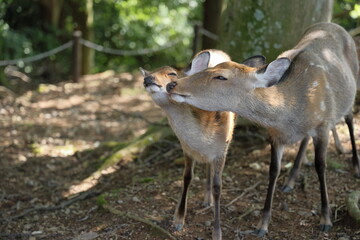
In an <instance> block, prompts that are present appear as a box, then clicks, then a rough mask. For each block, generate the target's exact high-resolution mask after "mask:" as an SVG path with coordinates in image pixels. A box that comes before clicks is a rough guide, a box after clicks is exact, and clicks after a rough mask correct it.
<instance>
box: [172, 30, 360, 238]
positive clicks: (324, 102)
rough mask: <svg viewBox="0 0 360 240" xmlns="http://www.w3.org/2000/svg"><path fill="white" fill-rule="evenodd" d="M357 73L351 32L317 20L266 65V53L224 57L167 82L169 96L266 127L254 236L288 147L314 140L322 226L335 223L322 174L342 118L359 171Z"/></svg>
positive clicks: (266, 216) (264, 225) (266, 219)
mask: <svg viewBox="0 0 360 240" xmlns="http://www.w3.org/2000/svg"><path fill="white" fill-rule="evenodd" d="M248 63H252V66H250V65H249V64H248ZM254 66H255V67H254ZM358 72H359V64H358V59H357V55H356V49H355V44H354V41H353V39H352V38H351V36H350V35H349V34H348V33H347V32H346V31H345V30H344V29H343V28H342V27H340V26H339V25H337V24H334V23H317V24H314V25H311V26H310V27H309V28H308V29H307V30H306V31H305V33H304V34H303V36H302V37H301V39H300V41H299V42H298V43H297V44H296V45H295V47H294V48H292V49H289V50H287V51H285V52H283V53H281V54H280V55H279V56H278V57H277V58H276V59H275V60H274V61H272V62H270V63H269V64H265V65H264V57H262V56H254V57H252V58H250V59H248V60H247V62H246V63H242V64H239V63H236V62H232V61H230V62H224V63H220V64H218V65H216V66H215V67H213V68H208V69H206V70H203V71H200V72H198V73H196V74H194V75H191V76H187V77H184V78H180V79H178V80H177V81H173V82H171V83H169V84H168V85H167V86H166V88H167V91H168V93H169V95H170V98H171V99H172V100H174V101H176V102H178V103H183V104H189V105H192V106H194V107H197V108H200V109H203V110H206V111H232V112H235V113H237V114H238V115H239V116H241V117H243V118H246V119H248V120H250V121H253V122H255V123H257V124H259V125H260V126H263V127H265V128H266V129H267V130H268V134H269V136H270V140H271V141H270V146H271V161H270V168H269V183H268V190H267V194H266V199H265V202H264V207H263V211H262V217H261V219H260V221H259V224H258V225H257V228H256V230H254V234H255V235H257V236H259V237H261V236H264V235H265V234H266V233H267V232H268V227H269V223H270V219H271V209H272V203H273V196H274V191H275V188H276V183H277V179H278V177H279V174H280V166H281V159H282V155H283V151H284V147H285V146H286V145H288V144H292V143H295V142H297V141H299V140H302V143H304V142H306V141H308V140H309V139H310V138H312V139H313V145H314V149H315V164H314V165H315V169H316V173H317V175H318V179H319V183H320V184H319V185H320V195H321V214H320V231H322V232H326V231H329V230H330V229H331V228H332V222H331V218H330V215H331V214H330V212H331V210H330V206H329V197H328V192H327V183H326V174H325V169H326V162H325V160H326V154H327V146H328V141H329V130H330V129H331V128H333V127H334V126H335V124H336V123H338V122H339V121H340V120H341V119H342V118H344V119H345V122H346V124H347V126H348V128H349V133H350V139H351V145H352V155H353V157H352V165H353V171H354V174H355V175H356V176H360V163H359V156H358V154H357V149H356V143H355V137H354V129H353V115H352V106H353V103H354V99H355V94H356V81H357V77H358Z"/></svg>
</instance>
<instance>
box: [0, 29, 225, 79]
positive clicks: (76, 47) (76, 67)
mask: <svg viewBox="0 0 360 240" xmlns="http://www.w3.org/2000/svg"><path fill="white" fill-rule="evenodd" d="M202 35H204V36H206V37H208V38H210V39H213V40H215V41H217V40H218V36H217V35H216V34H214V33H212V32H210V31H208V30H206V29H205V28H203V27H201V26H200V25H198V24H195V25H194V40H193V53H194V54H195V53H196V52H197V49H198V45H199V41H198V40H199V38H200V36H202ZM182 41H183V39H175V40H173V41H169V42H167V43H166V44H164V45H162V46H156V47H153V48H143V49H137V50H121V49H113V48H108V47H104V46H101V45H99V44H96V43H94V42H91V41H89V40H86V39H83V38H82V37H81V32H80V31H75V32H74V34H73V40H70V41H68V42H67V43H64V44H63V45H61V46H58V47H56V48H54V49H51V50H49V51H46V52H43V53H40V54H37V55H34V56H30V57H24V58H18V59H13V60H0V67H2V66H8V65H15V64H18V63H20V62H23V63H31V62H35V61H39V60H42V59H44V58H47V57H50V56H52V55H55V54H57V53H60V52H62V51H65V50H66V49H69V48H72V52H73V60H72V61H73V81H74V82H77V81H78V80H79V78H80V71H81V45H83V46H86V47H88V48H91V49H94V50H95V51H97V52H102V53H106V54H112V55H119V56H138V55H147V54H153V53H156V52H160V51H162V50H165V49H168V48H171V47H174V46H176V45H177V44H179V43H180V42H182Z"/></svg>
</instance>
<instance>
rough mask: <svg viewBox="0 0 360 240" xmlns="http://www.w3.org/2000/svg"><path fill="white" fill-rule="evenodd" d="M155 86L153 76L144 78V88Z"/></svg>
mask: <svg viewBox="0 0 360 240" xmlns="http://www.w3.org/2000/svg"><path fill="white" fill-rule="evenodd" d="M152 84H154V77H153V76H151V75H150V76H147V77H145V78H144V86H145V87H148V86H150V85H152Z"/></svg>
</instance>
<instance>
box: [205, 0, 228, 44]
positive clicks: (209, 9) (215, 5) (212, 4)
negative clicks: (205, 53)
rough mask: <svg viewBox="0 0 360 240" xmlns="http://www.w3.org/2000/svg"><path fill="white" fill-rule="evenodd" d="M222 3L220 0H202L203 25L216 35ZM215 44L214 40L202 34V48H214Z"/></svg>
mask: <svg viewBox="0 0 360 240" xmlns="http://www.w3.org/2000/svg"><path fill="white" fill-rule="evenodd" d="M222 4H223V1H222V0H206V1H205V2H204V20H203V27H204V28H205V29H206V30H208V31H210V32H212V33H214V34H216V35H217V34H218V32H219V25H220V16H221V8H222ZM216 45H217V41H216V40H214V39H212V38H209V37H207V36H205V35H203V36H202V49H209V48H215V47H216Z"/></svg>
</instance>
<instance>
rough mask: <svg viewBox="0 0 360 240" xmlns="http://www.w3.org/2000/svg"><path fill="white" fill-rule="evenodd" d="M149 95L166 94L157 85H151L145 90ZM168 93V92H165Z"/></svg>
mask: <svg viewBox="0 0 360 240" xmlns="http://www.w3.org/2000/svg"><path fill="white" fill-rule="evenodd" d="M145 90H146V91H147V92H148V93H157V92H164V91H165V90H164V89H163V88H161V87H159V86H157V85H155V84H154V85H151V86H148V87H146V88H145ZM165 92H166V91H165Z"/></svg>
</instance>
